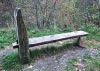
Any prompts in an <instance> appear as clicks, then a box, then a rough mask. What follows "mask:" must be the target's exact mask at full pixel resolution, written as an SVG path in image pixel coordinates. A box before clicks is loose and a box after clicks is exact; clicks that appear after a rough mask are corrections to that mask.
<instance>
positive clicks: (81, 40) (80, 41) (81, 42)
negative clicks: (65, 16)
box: [75, 37, 84, 47]
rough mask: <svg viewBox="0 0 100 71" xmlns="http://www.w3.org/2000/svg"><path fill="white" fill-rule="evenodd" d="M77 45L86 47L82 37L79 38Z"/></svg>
mask: <svg viewBox="0 0 100 71" xmlns="http://www.w3.org/2000/svg"><path fill="white" fill-rule="evenodd" d="M75 45H76V46H79V47H84V45H83V39H82V37H78V39H77V41H76V44H75Z"/></svg>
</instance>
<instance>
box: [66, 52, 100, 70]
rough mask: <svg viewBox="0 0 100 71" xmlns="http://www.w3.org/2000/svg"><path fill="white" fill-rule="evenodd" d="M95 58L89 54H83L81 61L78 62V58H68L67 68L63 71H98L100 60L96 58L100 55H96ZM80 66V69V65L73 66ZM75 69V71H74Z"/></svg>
mask: <svg viewBox="0 0 100 71" xmlns="http://www.w3.org/2000/svg"><path fill="white" fill-rule="evenodd" d="M96 56H97V57H93V56H91V55H89V54H85V55H84V56H83V57H82V58H81V61H79V59H78V58H74V57H73V58H70V59H69V61H68V63H67V66H66V68H65V71H83V70H82V69H84V71H100V59H99V58H98V56H100V53H99V54H97V55H96ZM77 63H79V64H82V65H83V66H84V67H83V68H82V67H80V66H81V65H79V67H78V66H75V64H77ZM76 68H77V70H76Z"/></svg>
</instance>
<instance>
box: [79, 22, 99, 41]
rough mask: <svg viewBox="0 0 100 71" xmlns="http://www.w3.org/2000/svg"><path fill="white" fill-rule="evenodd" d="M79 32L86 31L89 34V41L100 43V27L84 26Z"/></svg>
mask: <svg viewBox="0 0 100 71" xmlns="http://www.w3.org/2000/svg"><path fill="white" fill-rule="evenodd" d="M79 30H84V31H86V32H88V33H89V35H88V36H87V39H93V40H96V41H100V27H97V26H96V25H93V24H91V25H89V24H87V25H82V26H81V27H80V28H79Z"/></svg>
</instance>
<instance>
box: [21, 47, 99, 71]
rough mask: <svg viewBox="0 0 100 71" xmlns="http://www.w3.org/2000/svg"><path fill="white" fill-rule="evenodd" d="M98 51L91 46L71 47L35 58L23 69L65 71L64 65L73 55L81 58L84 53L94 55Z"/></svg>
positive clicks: (30, 70) (26, 70)
mask: <svg viewBox="0 0 100 71" xmlns="http://www.w3.org/2000/svg"><path fill="white" fill-rule="evenodd" d="M99 52H100V51H98V50H97V49H92V48H91V49H90V48H87V49H86V48H78V47H72V48H70V49H68V50H65V51H63V52H61V53H59V54H56V55H53V56H50V57H43V58H41V59H39V60H36V61H35V63H34V64H31V65H30V66H29V67H25V68H24V69H23V71H65V67H66V66H67V62H68V61H69V59H71V58H73V57H74V58H78V59H81V58H83V56H84V55H86V54H89V55H91V56H94V57H95V56H97V54H98V53H99ZM83 71H84V70H83Z"/></svg>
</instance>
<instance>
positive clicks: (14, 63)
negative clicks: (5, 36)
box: [1, 52, 22, 71]
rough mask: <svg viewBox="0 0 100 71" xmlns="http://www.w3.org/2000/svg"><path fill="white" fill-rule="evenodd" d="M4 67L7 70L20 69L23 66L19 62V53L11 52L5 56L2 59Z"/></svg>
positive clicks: (15, 70) (17, 70) (16, 70)
mask: <svg viewBox="0 0 100 71" xmlns="http://www.w3.org/2000/svg"><path fill="white" fill-rule="evenodd" d="M1 64H2V69H3V70H7V71H11V70H14V71H19V70H20V69H21V68H22V64H21V63H20V62H19V58H18V53H17V52H11V53H9V54H7V55H6V56H4V57H3V58H2V61H1Z"/></svg>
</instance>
